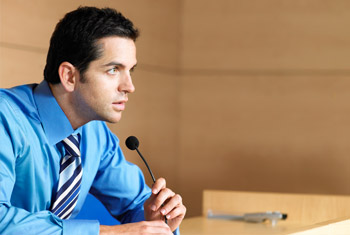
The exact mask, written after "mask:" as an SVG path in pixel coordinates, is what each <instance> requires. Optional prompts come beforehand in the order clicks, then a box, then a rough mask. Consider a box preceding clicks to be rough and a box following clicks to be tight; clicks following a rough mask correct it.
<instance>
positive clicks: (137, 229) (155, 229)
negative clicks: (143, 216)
mask: <svg viewBox="0 0 350 235" xmlns="http://www.w3.org/2000/svg"><path fill="white" fill-rule="evenodd" d="M154 233H155V234H168V235H170V234H171V235H172V234H173V233H172V232H171V230H170V228H169V226H168V225H166V224H165V223H164V222H163V221H160V220H158V221H142V222H137V223H130V224H123V225H115V226H107V225H101V226H100V234H101V235H107V234H154Z"/></svg>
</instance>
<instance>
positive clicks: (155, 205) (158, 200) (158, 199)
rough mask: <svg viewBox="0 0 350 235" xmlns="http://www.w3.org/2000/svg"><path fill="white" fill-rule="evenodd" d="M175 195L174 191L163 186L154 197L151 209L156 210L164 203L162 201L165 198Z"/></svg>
mask: <svg viewBox="0 0 350 235" xmlns="http://www.w3.org/2000/svg"><path fill="white" fill-rule="evenodd" d="M174 195H175V193H174V192H173V191H171V190H170V189H168V188H164V189H162V190H161V191H160V192H159V193H158V195H157V197H156V198H155V199H154V202H153V205H152V209H153V211H157V210H159V208H160V207H161V206H162V205H163V204H164V202H165V201H166V200H168V198H171V197H173V196H174Z"/></svg>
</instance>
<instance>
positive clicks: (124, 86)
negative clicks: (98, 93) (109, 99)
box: [118, 72, 135, 93]
mask: <svg viewBox="0 0 350 235" xmlns="http://www.w3.org/2000/svg"><path fill="white" fill-rule="evenodd" d="M118 91H119V92H125V93H133V92H134V91H135V86H134V84H133V83H132V79H131V76H130V73H129V72H127V73H125V75H124V76H123V78H122V79H121V82H120V84H119V88H118Z"/></svg>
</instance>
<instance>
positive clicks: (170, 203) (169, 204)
mask: <svg viewBox="0 0 350 235" xmlns="http://www.w3.org/2000/svg"><path fill="white" fill-rule="evenodd" d="M180 205H182V198H181V196H180V195H179V194H174V196H172V197H171V198H169V200H167V201H166V203H164V205H163V207H162V208H161V210H160V213H162V215H167V214H168V213H169V212H170V211H172V210H173V209H174V208H175V207H179V206H180Z"/></svg>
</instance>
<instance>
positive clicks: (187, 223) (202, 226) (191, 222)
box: [180, 217, 306, 235]
mask: <svg viewBox="0 0 350 235" xmlns="http://www.w3.org/2000/svg"><path fill="white" fill-rule="evenodd" d="M305 226H306V225H303V224H294V223H289V222H288V221H278V222H277V224H276V225H275V226H274V227H273V226H272V225H271V223H247V222H243V221H228V220H218V219H207V218H204V217H194V218H189V219H185V220H184V221H183V222H182V223H181V227H180V231H181V234H182V235H189V234H203V235H209V234H210V235H213V234H242V235H245V234H249V235H251V234H263V235H264V234H288V233H291V232H294V231H296V230H298V229H299V228H302V227H305Z"/></svg>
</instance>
